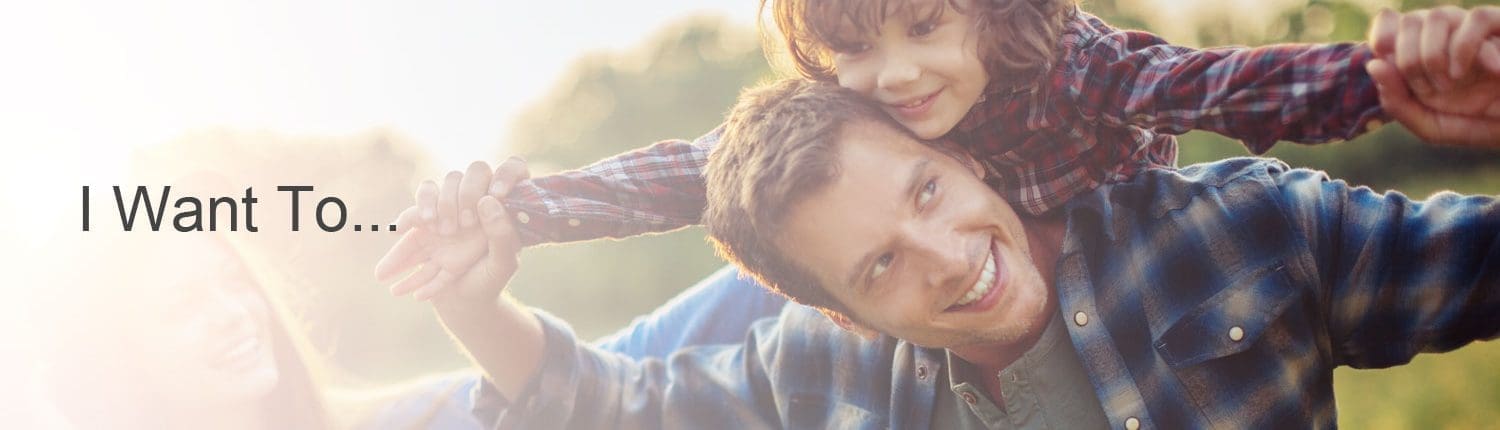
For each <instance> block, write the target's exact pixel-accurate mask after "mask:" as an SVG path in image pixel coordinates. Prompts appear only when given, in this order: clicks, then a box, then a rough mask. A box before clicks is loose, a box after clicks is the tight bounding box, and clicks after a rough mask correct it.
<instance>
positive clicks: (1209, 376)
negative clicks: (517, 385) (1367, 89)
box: [479, 158, 1500, 429]
mask: <svg viewBox="0 0 1500 430" xmlns="http://www.w3.org/2000/svg"><path fill="white" fill-rule="evenodd" d="M1064 216H1065V217H1066V219H1067V225H1068V227H1067V233H1066V236H1065V238H1064V243H1063V249H1062V254H1061V255H1060V257H1059V260H1058V262H1059V264H1058V267H1057V270H1058V277H1057V283H1056V285H1055V292H1056V293H1057V294H1058V297H1059V299H1060V300H1059V306H1060V307H1061V311H1062V312H1063V314H1064V316H1065V318H1066V319H1067V320H1068V325H1067V326H1068V330H1069V335H1070V337H1071V339H1072V343H1073V346H1074V348H1076V349H1077V351H1078V353H1079V356H1080V358H1081V359H1082V361H1083V363H1084V367H1085V368H1086V370H1087V372H1088V377H1089V380H1090V381H1091V382H1092V384H1093V386H1094V388H1095V392H1096V393H1097V394H1098V396H1099V399H1100V402H1101V404H1102V405H1103V407H1104V412H1105V414H1106V416H1107V417H1108V418H1109V420H1110V422H1111V423H1112V424H1113V425H1114V426H1117V427H1120V428H1130V427H1139V428H1147V429H1149V428H1202V427H1231V428H1242V427H1248V428H1301V427H1320V428H1328V427H1334V426H1335V424H1336V423H1335V421H1336V415H1337V414H1336V413H1335V411H1334V400H1333V369H1334V368H1335V367H1338V366H1342V365H1347V366H1351V367H1357V368H1378V367H1387V366H1393V365H1398V364H1403V363H1406V362H1408V361H1410V360H1411V359H1412V357H1413V356H1414V355H1415V354H1417V353H1419V352H1441V351H1448V350H1451V349H1454V348H1458V347H1460V346H1463V345H1465V344H1468V343H1469V342H1471V341H1474V340H1479V339H1491V338H1495V337H1496V336H1497V334H1500V265H1496V264H1495V262H1496V261H1500V203H1497V201H1496V199H1495V198H1493V197H1464V196H1459V195H1456V194H1452V193H1442V194H1437V195H1434V196H1432V197H1431V198H1430V199H1429V200H1427V201H1426V202H1415V201H1411V200H1408V199H1407V198H1406V197H1405V196H1402V195H1400V194H1397V193H1389V194H1380V193H1375V192H1372V191H1371V190H1369V189H1367V188H1363V187H1358V188H1355V187H1350V186H1348V185H1347V184H1345V183H1344V182H1342V181H1332V180H1329V179H1328V178H1327V177H1326V176H1324V175H1323V174H1322V173H1320V172H1315V171H1309V170H1300V169H1296V170H1294V169H1289V168H1288V167H1287V166H1286V165H1284V164H1282V163H1280V162H1278V161H1274V160H1265V159H1249V158H1242V159H1234V160H1227V161H1222V162H1216V163H1209V164H1201V165H1196V166H1191V167H1188V168H1184V169H1181V170H1180V171H1179V170H1167V169H1160V170H1148V171H1146V172H1143V173H1142V174H1141V175H1139V176H1137V177H1136V178H1135V179H1134V180H1132V181H1129V182H1125V183H1120V184H1114V185H1107V186H1104V187H1100V188H1099V189H1098V190H1095V191H1094V192H1091V193H1087V194H1084V195H1081V196H1079V197H1077V198H1075V199H1073V200H1072V201H1070V202H1069V204H1068V205H1067V206H1066V208H1065V209H1064ZM540 315H542V320H543V323H544V324H543V325H544V327H545V330H546V333H547V347H546V348H547V350H546V352H545V354H546V358H545V359H544V361H543V362H544V363H545V365H544V368H543V369H542V371H541V373H540V374H539V375H538V376H537V377H536V378H535V380H534V381H533V384H532V386H531V388H529V389H528V391H527V394H525V395H523V396H521V397H520V398H519V399H517V401H516V402H515V403H514V404H512V405H510V406H511V407H510V408H509V409H508V410H505V411H497V410H496V409H494V408H486V407H481V408H479V411H480V414H481V415H482V416H484V417H485V418H486V419H487V420H493V422H494V424H495V425H496V427H499V428H560V427H566V428H661V427H674V428H678V427H680V428H777V427H780V428H862V429H863V428H869V429H877V428H902V429H906V428H925V427H927V426H928V423H929V422H930V418H931V414H932V410H933V400H934V399H935V397H936V396H935V393H936V390H937V389H939V388H940V387H939V385H940V384H942V382H941V381H937V380H936V379H939V378H935V375H936V374H937V373H938V372H937V371H938V370H939V369H941V367H940V366H942V365H943V364H944V359H943V358H944V354H943V351H942V350H934V349H926V348H920V347H916V346H914V345H911V344H909V343H906V342H904V341H901V340H898V339H894V338H889V337H882V338H878V339H874V340H864V339H861V338H859V337H857V336H855V335H853V334H851V333H848V332H845V331H843V330H841V329H839V328H838V327H836V326H834V325H832V324H831V323H829V322H827V320H826V319H825V318H824V317H822V316H821V315H819V314H818V313H817V312H815V311H812V310H809V309H807V308H804V307H801V306H788V307H786V309H784V310H783V312H782V313H781V315H780V318H779V319H775V320H771V319H767V320H762V321H759V322H758V323H757V324H756V325H755V326H754V329H753V330H752V331H751V332H750V334H748V335H747V337H746V338H745V340H744V342H743V343H740V344H733V345H710V346H699V347H693V348H687V349H684V350H681V351H679V352H678V353H676V354H673V355H672V356H670V357H669V358H667V359H666V360H656V359H645V360H641V359H634V358H629V357H627V356H624V355H620V354H616V353H610V352H605V351H602V350H599V349H597V348H595V347H592V346H588V345H584V344H582V343H579V342H578V341H577V340H576V339H575V338H574V336H573V335H572V333H571V332H570V331H569V330H568V329H567V328H566V326H565V325H564V324H562V323H560V322H558V321H556V320H555V319H552V318H551V317H549V316H546V315H545V314H540Z"/></svg>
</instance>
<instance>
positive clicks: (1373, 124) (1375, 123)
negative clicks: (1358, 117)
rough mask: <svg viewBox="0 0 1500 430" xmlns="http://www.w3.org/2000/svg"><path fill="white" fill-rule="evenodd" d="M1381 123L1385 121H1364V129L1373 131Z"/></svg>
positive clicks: (1381, 124)
mask: <svg viewBox="0 0 1500 430" xmlns="http://www.w3.org/2000/svg"><path fill="white" fill-rule="evenodd" d="M1383 125H1385V123H1383V122H1380V120H1378V119H1372V120H1370V122H1367V123H1365V131H1367V132H1368V131H1375V130H1376V129H1378V128H1380V127H1381V126H1383Z"/></svg>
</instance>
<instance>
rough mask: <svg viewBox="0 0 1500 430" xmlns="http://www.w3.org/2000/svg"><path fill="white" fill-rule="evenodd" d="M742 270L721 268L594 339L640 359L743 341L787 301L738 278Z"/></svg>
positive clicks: (609, 347) (606, 348)
mask: <svg viewBox="0 0 1500 430" xmlns="http://www.w3.org/2000/svg"><path fill="white" fill-rule="evenodd" d="M739 274H740V272H739V270H738V269H736V268H735V267H734V266H726V267H724V268H723V269H719V271H718V272H714V274H712V275H709V277H708V278H705V279H703V280H702V281H699V282H698V284H697V285H694V286H693V287H692V288H688V289H687V291H683V292H682V294H678V295H677V297H673V298H672V300H669V301H667V303H666V304H664V305H662V306H661V307H659V308H656V310H654V311H652V312H651V314H649V315H644V316H640V317H637V318H636V319H635V321H633V322H631V323H630V326H629V327H625V328H624V329H621V330H620V331H618V332H616V333H615V334H612V335H609V336H605V337H604V338H603V339H599V340H598V341H597V342H595V344H596V345H598V346H599V347H600V348H603V349H605V350H609V351H615V352H619V353H622V354H625V355H628V356H631V357H635V358H642V357H666V356H667V355H669V354H671V353H672V351H676V350H677V349H679V348H682V347H685V346H691V345H708V344H724V343H738V342H740V341H743V340H744V339H745V334H746V333H748V332H749V331H750V323H753V322H755V321H756V320H759V319H761V318H765V317H775V316H776V315H778V314H780V313H781V308H782V307H783V306H785V305H786V304H787V301H786V299H785V298H783V297H782V296H780V295H777V294H775V293H772V292H770V291H768V290H766V289H765V288H763V287H761V286H760V285H759V284H757V283H755V281H752V280H750V279H740V277H739ZM793 306H796V305H795V304H793Z"/></svg>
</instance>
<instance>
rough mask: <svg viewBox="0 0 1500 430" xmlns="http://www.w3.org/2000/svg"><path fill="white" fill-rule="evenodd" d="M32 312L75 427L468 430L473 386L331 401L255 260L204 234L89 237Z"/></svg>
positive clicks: (49, 373) (452, 384)
mask: <svg viewBox="0 0 1500 430" xmlns="http://www.w3.org/2000/svg"><path fill="white" fill-rule="evenodd" d="M70 248H73V249H82V251H81V252H72V253H71V254H72V256H71V257H64V258H62V259H60V260H61V261H60V262H61V263H62V264H59V265H58V267H57V268H55V269H54V270H56V271H57V272H56V273H59V274H60V275H61V276H60V277H61V278H62V279H64V282H61V283H59V284H55V285H51V286H49V288H48V289H47V290H46V291H44V292H43V294H44V295H45V296H46V300H44V305H43V306H41V307H40V308H38V309H33V314H34V315H35V317H34V319H37V320H39V321H41V322H42V323H43V325H44V327H43V330H42V331H41V332H40V334H41V336H38V337H40V338H41V339H40V341H41V342H42V343H43V344H44V347H43V348H42V352H43V356H42V357H41V358H42V360H41V361H42V366H43V374H44V383H45V384H46V385H47V386H48V387H47V388H48V389H49V390H50V391H51V399H52V401H53V403H55V405H56V409H57V410H58V411H59V412H60V413H61V415H62V416H63V418H64V420H65V421H67V422H68V423H69V424H70V425H72V426H74V427H77V428H152V429H174V428H182V429H187V428H192V429H198V428H217V429H323V428H346V427H353V426H370V427H380V428H407V427H427V426H429V425H430V426H434V427H443V428H466V427H467V428H474V427H475V424H474V420H473V419H472V418H471V417H470V416H469V407H468V406H467V402H468V398H469V390H470V389H472V385H473V384H474V383H476V382H477V378H475V377H467V378H465V377H460V378H457V379H452V378H448V379H444V380H439V381H436V382H426V383H422V384H417V385H413V386H411V387H409V388H401V389H393V390H379V391H377V392H379V393H391V394H389V395H384V394H382V395H375V396H371V395H364V396H351V397H349V398H358V399H360V400H359V401H357V402H348V401H339V400H338V399H336V398H335V399H333V400H330V397H344V396H329V395H328V391H329V390H327V389H326V387H325V385H324V384H323V383H321V381H320V379H319V375H320V372H319V370H318V366H317V365H316V363H317V361H316V360H314V359H312V355H311V354H308V352H309V351H312V349H311V348H309V347H308V346H307V343H306V342H305V340H304V339H303V338H302V337H301V333H300V332H299V331H298V330H296V329H294V328H292V324H291V323H292V322H293V321H294V320H293V319H291V318H289V317H288V315H287V313H286V312H285V311H284V308H283V307H282V306H280V305H279V304H278V303H277V301H276V300H275V298H274V295H273V294H268V293H267V290H266V288H265V287H264V285H263V284H262V283H261V282H260V281H259V280H258V279H257V278H256V277H255V276H254V275H253V271H252V270H251V269H250V267H249V265H248V264H247V259H246V258H244V256H243V255H242V254H241V253H240V252H239V251H238V250H237V249H236V247H234V246H232V245H231V244H230V242H229V241H227V240H226V239H225V238H224V237H223V236H221V235H217V234H210V233H186V234H183V233H175V232H173V233H165V232H162V233H155V232H133V233H104V232H91V233H87V234H84V235H83V238H82V239H81V241H80V243H79V244H78V245H77V246H72V247H70Z"/></svg>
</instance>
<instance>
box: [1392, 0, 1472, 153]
mask: <svg viewBox="0 0 1500 430" xmlns="http://www.w3.org/2000/svg"><path fill="white" fill-rule="evenodd" d="M1497 32H1500V8H1497V7H1481V8H1476V9H1475V10H1473V11H1470V12H1464V11H1463V10H1462V9H1458V8H1455V7H1444V8H1439V9H1434V10H1424V11H1414V12H1410V13H1406V14H1398V13H1395V12H1391V11H1389V10H1387V11H1382V12H1381V14H1380V15H1379V16H1378V17H1377V19H1376V22H1375V25H1374V26H1373V27H1372V30H1371V33H1370V38H1371V45H1372V47H1373V48H1374V50H1375V53H1376V55H1377V56H1378V59H1376V60H1372V61H1371V62H1370V63H1369V64H1367V65H1366V68H1367V70H1368V71H1369V72H1370V76H1371V78H1372V79H1373V80H1374V81H1375V83H1376V85H1377V88H1378V89H1379V92H1380V101H1381V106H1382V107H1383V108H1385V110H1386V112H1387V113H1389V114H1391V116H1392V117H1394V118H1396V119H1397V120H1399V121H1401V122H1402V123H1403V124H1405V125H1406V126H1407V128H1408V129H1410V130H1411V131H1412V132H1413V133H1415V134H1416V135H1417V136H1419V137H1421V138H1422V139H1424V140H1427V141H1429V142H1434V143H1443V144H1471V145H1474V144H1477V145H1487V146H1497V145H1500V39H1497V38H1495V37H1493V34H1495V33H1497Z"/></svg>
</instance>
